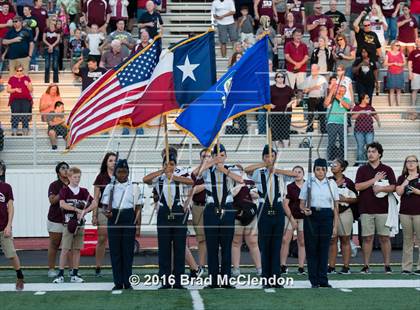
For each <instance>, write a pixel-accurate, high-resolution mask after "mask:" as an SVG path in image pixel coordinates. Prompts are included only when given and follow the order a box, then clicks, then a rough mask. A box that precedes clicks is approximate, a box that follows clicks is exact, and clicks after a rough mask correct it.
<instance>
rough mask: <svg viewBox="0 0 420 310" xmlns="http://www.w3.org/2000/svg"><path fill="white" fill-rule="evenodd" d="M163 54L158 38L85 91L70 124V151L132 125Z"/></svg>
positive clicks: (71, 113) (74, 109) (68, 123)
mask: <svg viewBox="0 0 420 310" xmlns="http://www.w3.org/2000/svg"><path fill="white" fill-rule="evenodd" d="M160 52H161V39H160V37H158V38H155V40H154V41H153V42H152V43H150V44H149V45H148V46H147V47H146V48H144V49H143V50H141V51H139V52H137V53H135V54H134V55H132V56H131V57H129V58H128V59H127V60H125V61H124V62H123V63H122V64H120V65H119V66H117V67H114V68H112V69H110V70H108V71H107V72H106V73H105V74H104V75H103V76H101V77H100V78H99V79H97V80H96V81H95V82H94V83H92V84H91V85H90V86H89V87H88V88H86V89H85V90H84V91H83V93H82V94H81V96H80V98H79V100H78V101H77V103H76V105H75V106H74V108H73V110H72V111H71V112H70V115H69V118H68V121H67V125H68V128H69V137H68V142H69V146H70V147H72V146H74V145H75V144H77V143H78V142H80V141H81V140H83V139H84V138H87V137H89V136H91V135H93V134H97V133H100V132H103V131H107V130H110V129H111V128H113V127H114V126H116V125H118V124H122V123H124V122H130V115H131V113H132V112H133V109H134V107H135V105H136V103H138V101H139V99H140V98H141V97H142V96H143V94H144V90H145V89H146V87H147V85H148V83H149V80H150V77H151V76H152V73H153V70H154V68H155V67H156V65H157V63H158V61H159V56H160Z"/></svg>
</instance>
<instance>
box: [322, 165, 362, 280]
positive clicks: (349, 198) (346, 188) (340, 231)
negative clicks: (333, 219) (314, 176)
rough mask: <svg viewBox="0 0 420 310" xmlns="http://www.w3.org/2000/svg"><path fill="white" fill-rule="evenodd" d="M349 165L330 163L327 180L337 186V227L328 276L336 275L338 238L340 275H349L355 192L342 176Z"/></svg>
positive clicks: (349, 182)
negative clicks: (332, 181) (329, 175)
mask: <svg viewBox="0 0 420 310" xmlns="http://www.w3.org/2000/svg"><path fill="white" fill-rule="evenodd" d="M348 165H349V163H348V162H347V161H346V160H343V159H339V158H337V159H335V160H334V161H333V162H332V163H331V172H332V174H333V176H332V177H330V178H329V179H331V180H334V181H335V183H336V184H337V188H338V194H339V197H340V199H339V201H338V226H337V235H336V236H335V237H333V238H332V239H331V243H330V254H329V262H328V274H335V273H337V272H336V270H335V263H336V260H337V242H338V238H340V245H341V254H342V255H343V267H342V268H341V271H340V272H339V273H340V274H350V257H351V244H350V239H351V235H352V229H353V220H354V219H353V211H352V205H354V204H355V203H357V191H356V188H355V185H354V183H353V181H352V180H350V179H349V178H348V177H346V176H345V175H344V171H345V170H346V168H347V166H348Z"/></svg>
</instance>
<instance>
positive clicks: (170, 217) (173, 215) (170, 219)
mask: <svg viewBox="0 0 420 310" xmlns="http://www.w3.org/2000/svg"><path fill="white" fill-rule="evenodd" d="M174 220H175V214H173V213H172V211H171V212H170V213H169V214H168V221H174Z"/></svg>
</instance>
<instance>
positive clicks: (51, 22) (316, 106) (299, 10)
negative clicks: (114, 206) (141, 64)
mask: <svg viewBox="0 0 420 310" xmlns="http://www.w3.org/2000/svg"><path fill="white" fill-rule="evenodd" d="M347 2H348V3H346V9H345V12H340V11H339V10H338V9H337V7H338V5H337V4H343V3H337V1H336V0H332V1H330V3H329V8H328V9H327V8H325V7H323V6H322V4H321V2H319V1H312V0H310V1H299V0H273V1H271V0H254V1H252V0H236V1H234V0H223V1H221V0H215V1H213V2H212V6H211V20H212V24H214V25H215V26H216V30H217V32H216V33H217V36H218V41H219V42H220V49H221V56H222V57H223V58H227V57H228V56H229V58H230V60H229V64H228V65H229V66H232V65H233V64H234V63H235V62H236V61H237V60H238V59H240V57H241V55H242V54H243V53H244V52H245V51H246V49H247V48H249V47H250V46H251V45H252V44H253V43H255V41H256V40H258V39H260V38H261V37H262V36H263V35H264V34H265V33H268V36H269V49H268V54H269V55H268V57H269V59H270V64H271V66H270V67H272V69H270V70H273V71H282V72H285V73H286V74H285V75H284V76H283V78H284V83H280V84H279V83H276V80H274V79H273V81H272V84H273V85H272V93H275V92H276V91H280V92H282V91H283V90H282V89H283V87H285V86H287V87H290V88H291V89H292V90H293V91H294V95H293V96H291V97H290V98H287V99H289V101H290V100H292V99H294V98H295V96H296V97H297V99H298V101H300V99H302V97H305V98H307V99H306V100H307V102H308V111H310V112H314V113H317V112H323V113H326V111H332V110H334V109H333V108H334V104H332V105H331V107H330V108H328V107H329V106H330V103H328V102H325V98H327V97H328V95H329V94H330V95H331V93H332V94H334V96H330V97H331V98H332V99H334V98H333V97H335V95H336V94H337V92H338V89H339V87H340V86H344V87H345V88H346V91H345V95H344V98H347V99H349V100H350V105H349V106H348V108H346V109H345V110H347V111H351V110H352V109H353V108H354V106H356V105H357V104H358V103H359V102H361V101H362V100H363V98H364V96H365V95H367V96H368V97H369V104H370V105H372V106H374V103H373V104H372V98H373V95H374V93H375V90H376V93H378V92H379V91H380V89H379V88H380V84H383V87H382V88H383V90H384V91H388V93H389V96H388V99H389V105H390V106H391V105H395V106H399V105H401V92H407V91H411V104H412V105H413V106H415V105H416V100H417V92H418V89H420V41H418V23H419V19H420V3H419V1H416V0H413V1H411V3H410V4H407V3H404V2H401V1H400V0H387V1H377V0H351V1H350V0H348V1H347ZM324 4H325V3H324ZM165 11H166V2H162V3H161V1H159V0H154V1H151V0H149V1H147V0H138V1H128V0H125V1H114V0H110V1H106V0H87V1H84V0H81V1H79V0H57V1H48V2H47V3H45V2H43V1H42V0H35V1H32V0H26V1H25V0H22V1H17V2H16V3H13V4H12V3H9V2H8V0H2V1H1V12H0V40H1V41H2V44H1V47H2V57H3V59H4V60H6V61H3V62H2V69H3V70H2V71H6V70H9V76H10V80H9V81H7V83H5V84H7V86H8V87H7V91H8V92H9V93H10V100H9V105H10V107H11V111H12V113H13V112H14V113H31V111H32V101H33V99H32V94H31V88H32V85H31V79H30V78H29V76H28V74H29V72H30V71H39V70H40V66H39V63H40V59H41V57H43V58H45V66H44V69H43V70H44V71H45V74H44V82H45V83H46V84H47V85H45V87H48V84H49V83H50V71H52V72H53V73H52V76H53V77H52V82H53V83H59V79H60V74H59V72H60V70H69V69H71V70H72V72H73V73H74V74H75V79H76V81H77V82H81V84H82V90H83V89H85V88H87V87H88V86H89V85H90V84H91V83H92V82H93V81H95V80H96V79H98V78H99V77H100V76H102V74H103V73H104V72H105V71H106V69H109V68H112V67H113V66H115V65H118V64H119V63H121V62H122V61H123V60H124V59H126V58H127V57H128V56H129V55H130V54H131V53H133V52H135V51H138V50H140V49H143V48H144V47H146V46H147V45H148V43H149V42H150V40H151V38H153V37H154V36H155V35H157V34H158V33H161V34H163V36H165V34H164V33H163V20H162V17H161V13H163V12H165ZM324 11H325V12H324ZM185 14H188V13H185ZM136 25H137V27H135V26H136ZM307 37H309V39H307ZM230 42H232V44H233V54H232V53H229V55H228V46H227V45H228V43H230ZM67 59H70V65H68V63H67V62H66V60H67ZM19 65H21V66H22V67H21V68H22V76H24V77H25V79H26V80H27V83H28V85H26V83H25V82H24V81H23V80H22V79H20V78H16V76H17V75H16V74H17V71H16V70H19V68H20V67H19ZM379 70H385V71H386V75H385V77H384V78H382V77H381V76H380V75H379V73H378V72H379ZM308 71H311V72H312V71H315V72H317V73H316V75H315V77H316V78H315V79H314V75H313V74H312V73H311V74H309V75H308V76H307V72H308ZM273 74H274V73H273ZM318 75H319V77H318ZM16 81H18V82H19V83H17V82H16ZM5 82H6V81H5ZM11 82H12V84H11ZM13 83H14V84H13ZM16 83H17V84H16ZM353 84H354V88H355V89H354V91H353ZM52 85H53V84H52ZM50 86H51V85H50ZM57 88H58V86H57ZM279 88H282V89H281V90H279ZM286 93H289V89H287V91H286ZM355 94H356V95H357V97H355ZM302 95H303V96H302ZM22 100H23V101H24V102H30V103H31V104H29V105H28V104H26V103H25V104H24V105H22V104H21V102H22ZM41 101H42V100H41ZM53 101H54V100H49V105H48V106H47V105H46V104H45V101H44V102H43V103H42V102H41V103H42V109H40V112H42V113H43V114H48V113H50V112H53V111H54V110H55V103H56V102H53ZM57 101H59V100H57ZM60 102H62V101H61V100H60ZM291 108H292V105H289V106H288V107H287V108H286V107H281V106H277V105H276V103H275V102H273V110H274V111H276V112H283V111H285V110H287V111H289V112H290V111H291ZM357 109H358V108H356V110H357ZM359 110H360V109H359ZM337 112H339V111H336V110H335V111H334V113H337ZM342 112H344V111H342ZM410 117H411V118H412V119H415V118H416V117H417V115H416V113H414V112H413V113H411V114H410ZM27 119H30V118H19V119H18V118H16V117H15V119H14V120H12V134H13V135H19V134H21V132H20V131H19V130H18V127H17V126H18V124H19V121H21V122H22V128H23V130H22V134H23V135H26V134H28V132H29V131H28V130H27V129H28V127H27V121H26V120H27ZM44 119H45V120H47V119H52V118H46V117H45V118H44ZM320 119H321V120H322V122H321V121H320V124H319V126H318V128H319V130H320V132H321V133H327V131H328V130H327V129H328V127H332V126H331V125H329V123H331V120H325V121H324V120H323V117H320ZM312 120H313V118H311V117H309V121H308V127H307V131H313V121H312ZM63 121H64V118H63ZM332 122H334V120H333V121H332ZM289 123H290V122H286V123H284V122H282V124H281V125H282V126H283V127H282V128H283V129H282V130H285V131H287V133H288V132H289V127H290V126H289V127H287V126H286V127H287V128H285V127H284V125H285V124H286V125H287V124H289ZM236 125H237V126H236ZM51 128H55V125H52V124H49V129H51ZM238 128H239V129H238ZM247 129H248V128H247V124H246V117H245V116H243V117H240V118H238V120H236V121H235V124H234V126H233V127H231V128H228V129H227V133H237V134H243V133H246V132H247ZM49 131H50V130H49ZM258 131H259V133H261V134H264V133H265V119H264V118H261V119H259V120H258ZM141 132H142V131H141V130H139V131H138V133H141ZM334 132H336V130H334ZM62 133H64V131H60V134H62ZM123 133H124V134H127V133H129V131H128V130H127V129H125V130H124V132H123ZM287 133H286V134H285V136H286V138H287V139H281V140H286V141H279V145H280V146H287V145H289V142H288V141H287V140H288V134H287ZM328 133H330V132H328ZM58 134H59V133H58V132H54V130H53V131H52V132H49V135H50V137H51V136H53V137H54V136H57V135H58ZM331 134H332V133H331ZM332 135H333V134H332ZM338 138H340V139H341V138H342V136H340V137H338ZM53 140H54V139H52V140H51V141H52V142H53ZM360 141H361V140H360ZM367 142H370V140H369V141H367ZM52 147H53V149H55V148H56V145H54V144H52Z"/></svg>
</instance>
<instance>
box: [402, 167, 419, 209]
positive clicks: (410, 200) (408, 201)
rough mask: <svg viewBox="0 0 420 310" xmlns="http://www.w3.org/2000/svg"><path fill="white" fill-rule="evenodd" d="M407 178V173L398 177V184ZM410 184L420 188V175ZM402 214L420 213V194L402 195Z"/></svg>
mask: <svg viewBox="0 0 420 310" xmlns="http://www.w3.org/2000/svg"><path fill="white" fill-rule="evenodd" d="M405 178H406V177H405V175H401V176H400V177H399V178H398V181H397V185H401V184H402V183H403V182H404V180H405ZM409 185H410V186H412V187H414V188H417V189H420V177H418V178H417V179H414V180H411V181H410V183H409ZM400 214H406V215H420V196H419V195H416V194H410V195H406V194H403V195H402V196H401V206H400Z"/></svg>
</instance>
